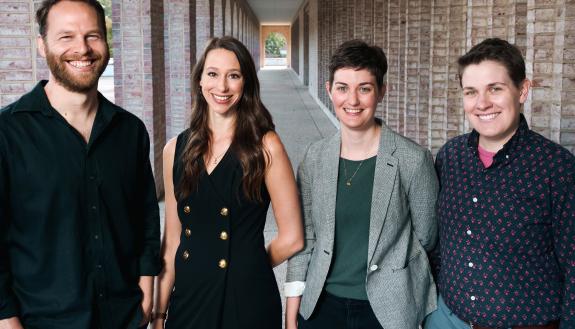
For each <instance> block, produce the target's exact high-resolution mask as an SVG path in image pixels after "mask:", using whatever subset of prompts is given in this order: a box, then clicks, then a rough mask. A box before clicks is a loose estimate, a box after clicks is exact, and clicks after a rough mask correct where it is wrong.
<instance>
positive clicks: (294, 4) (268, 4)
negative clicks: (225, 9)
mask: <svg viewBox="0 0 575 329" xmlns="http://www.w3.org/2000/svg"><path fill="white" fill-rule="evenodd" d="M246 1H247V3H248V4H249V5H250V7H251V8H252V10H253V12H254V14H256V16H257V17H258V20H259V21H260V24H261V25H286V24H288V25H289V24H291V22H292V19H293V18H294V15H295V14H296V12H297V10H298V8H299V6H300V5H301V4H302V2H303V0H246Z"/></svg>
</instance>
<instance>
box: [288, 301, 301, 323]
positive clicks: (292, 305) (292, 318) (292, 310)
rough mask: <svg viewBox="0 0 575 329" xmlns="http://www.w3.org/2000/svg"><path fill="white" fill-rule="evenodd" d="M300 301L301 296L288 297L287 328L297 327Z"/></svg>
mask: <svg viewBox="0 0 575 329" xmlns="http://www.w3.org/2000/svg"><path fill="white" fill-rule="evenodd" d="M300 302H301V296H297V297H288V298H287V299H286V326H285V328H286V329H297V313H298V311H299V304H300Z"/></svg>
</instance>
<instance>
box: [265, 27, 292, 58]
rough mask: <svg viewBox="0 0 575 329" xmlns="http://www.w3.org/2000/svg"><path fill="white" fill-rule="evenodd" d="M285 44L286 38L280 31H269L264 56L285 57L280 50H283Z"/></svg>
mask: <svg viewBox="0 0 575 329" xmlns="http://www.w3.org/2000/svg"><path fill="white" fill-rule="evenodd" d="M286 44H287V42H286V38H285V37H284V36H283V35H282V34H281V33H277V32H272V33H270V35H269V36H268V37H267V39H266V42H265V47H266V57H285V55H282V53H281V52H280V50H283V49H284V48H285V46H286Z"/></svg>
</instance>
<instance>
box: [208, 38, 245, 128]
mask: <svg viewBox="0 0 575 329" xmlns="http://www.w3.org/2000/svg"><path fill="white" fill-rule="evenodd" d="M200 86H201V88H202V95H203V96H204V99H205V100H206V102H207V103H208V107H209V109H210V111H211V112H213V113H216V114H217V115H220V116H224V117H226V116H230V115H234V114H235V105H237V103H238V102H239V100H240V99H241V97H242V94H243V89H244V78H243V76H242V72H241V68H240V62H239V61H238V59H237V57H236V55H235V54H234V53H233V52H232V51H229V50H226V49H222V48H218V49H214V50H211V51H210V52H209V53H208V55H207V56H206V61H205V64H204V70H203V71H202V78H201V80H200Z"/></svg>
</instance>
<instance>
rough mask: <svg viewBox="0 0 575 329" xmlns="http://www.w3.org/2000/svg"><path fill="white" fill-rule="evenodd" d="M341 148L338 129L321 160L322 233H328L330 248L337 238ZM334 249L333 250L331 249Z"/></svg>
mask: <svg viewBox="0 0 575 329" xmlns="http://www.w3.org/2000/svg"><path fill="white" fill-rule="evenodd" d="M340 149H341V135H340V132H339V131H338V132H337V133H336V134H335V135H334V136H333V137H332V138H331V140H330V141H329V144H328V145H327V148H326V149H325V150H324V152H322V157H323V159H322V160H321V161H320V163H321V168H322V171H323V175H322V176H323V178H322V180H321V184H323V186H324V187H325V189H322V191H324V195H323V196H322V197H321V198H320V199H323V201H324V202H322V205H321V207H322V208H323V211H322V215H323V218H324V220H323V221H322V222H323V223H325V231H324V232H322V233H321V234H327V237H328V239H327V241H329V242H330V248H332V249H333V241H334V239H335V237H334V236H335V202H336V198H337V175H338V170H339V157H340ZM330 251H333V250H330Z"/></svg>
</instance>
